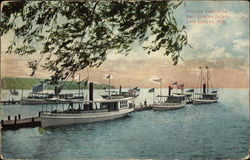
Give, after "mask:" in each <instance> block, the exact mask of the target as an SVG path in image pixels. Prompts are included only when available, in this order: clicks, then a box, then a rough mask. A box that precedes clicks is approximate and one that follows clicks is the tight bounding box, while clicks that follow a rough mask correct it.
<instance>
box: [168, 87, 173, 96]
mask: <svg viewBox="0 0 250 160" xmlns="http://www.w3.org/2000/svg"><path fill="white" fill-rule="evenodd" d="M171 89H172V88H171V86H168V96H171Z"/></svg>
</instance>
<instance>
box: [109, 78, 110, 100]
mask: <svg viewBox="0 0 250 160" xmlns="http://www.w3.org/2000/svg"><path fill="white" fill-rule="evenodd" d="M109 97H110V75H109Z"/></svg>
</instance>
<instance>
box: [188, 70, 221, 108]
mask: <svg viewBox="0 0 250 160" xmlns="http://www.w3.org/2000/svg"><path fill="white" fill-rule="evenodd" d="M199 69H200V70H201V72H200V77H199V80H198V84H197V88H198V87H199V86H200V93H195V94H194V95H193V103H194V104H206V103H215V102H217V101H218V99H219V97H218V93H217V91H215V90H213V89H212V88H213V85H212V81H211V75H210V74H209V69H208V67H207V66H206V70H207V75H206V76H204V75H203V70H202V67H199ZM210 86H211V88H210Z"/></svg>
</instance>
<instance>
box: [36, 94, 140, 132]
mask: <svg viewBox="0 0 250 160" xmlns="http://www.w3.org/2000/svg"><path fill="white" fill-rule="evenodd" d="M62 101H65V100H62ZM66 102H68V103H69V106H68V108H67V109H65V110H64V109H62V110H58V109H52V111H49V112H48V111H42V112H41V124H42V127H43V128H45V127H51V126H62V125H72V124H84V123H92V122H99V121H106V120H113V119H117V118H122V117H125V116H127V115H129V114H130V113H131V112H133V111H134V106H135V105H134V98H133V97H128V98H121V99H101V100H83V101H77V100H71V101H68V100H66ZM56 106H58V105H56ZM63 106H64V104H63ZM48 108H50V107H48Z"/></svg>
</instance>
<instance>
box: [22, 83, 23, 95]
mask: <svg viewBox="0 0 250 160" xmlns="http://www.w3.org/2000/svg"><path fill="white" fill-rule="evenodd" d="M22 98H23V82H22Z"/></svg>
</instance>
